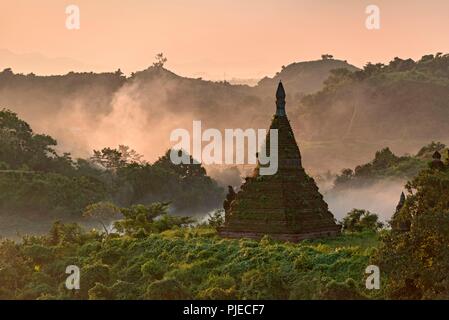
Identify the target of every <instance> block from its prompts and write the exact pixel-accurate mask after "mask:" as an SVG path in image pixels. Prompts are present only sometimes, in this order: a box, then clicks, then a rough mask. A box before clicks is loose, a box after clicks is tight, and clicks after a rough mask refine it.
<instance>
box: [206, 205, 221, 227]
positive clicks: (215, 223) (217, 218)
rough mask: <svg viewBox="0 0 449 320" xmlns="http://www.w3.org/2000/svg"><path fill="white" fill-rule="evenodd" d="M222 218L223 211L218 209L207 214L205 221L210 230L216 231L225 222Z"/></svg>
mask: <svg viewBox="0 0 449 320" xmlns="http://www.w3.org/2000/svg"><path fill="white" fill-rule="evenodd" d="M224 218H225V217H224V210H223V209H218V210H215V211H214V212H213V213H212V214H210V213H209V219H208V220H207V222H208V224H209V225H210V226H211V227H212V228H214V229H216V230H217V229H219V228H220V227H222V226H223V224H224V222H225V220H224Z"/></svg>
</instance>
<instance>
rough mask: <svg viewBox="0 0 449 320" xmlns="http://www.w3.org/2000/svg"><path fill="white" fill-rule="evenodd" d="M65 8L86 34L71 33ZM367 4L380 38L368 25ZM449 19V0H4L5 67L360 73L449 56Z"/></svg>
mask: <svg viewBox="0 0 449 320" xmlns="http://www.w3.org/2000/svg"><path fill="white" fill-rule="evenodd" d="M68 4H77V5H78V6H79V7H80V11H81V29H80V30H77V31H70V30H67V29H66V28H65V19H66V14H65V7H66V6H67V5H68ZM369 4H376V5H378V6H379V7H380V9H381V29H380V30H378V31H370V30H367V29H366V28H365V19H366V14H365V8H366V6H367V5H369ZM448 17H449V1H447V0H427V1H423V0H413V1H410V0H371V1H364V0H164V1H163V0H127V1H123V0H73V1H61V0H39V1H36V0H1V2H0V68H5V67H8V66H10V67H12V68H13V69H14V70H15V71H19V72H31V71H34V72H35V73H38V74H43V73H58V72H66V71H69V70H70V69H74V70H82V69H85V70H93V71H105V70H116V69H118V68H121V69H122V70H123V71H125V72H127V73H130V72H132V71H136V70H140V69H144V68H146V67H147V66H149V65H151V63H152V62H153V57H154V55H155V54H156V53H158V52H161V51H162V52H164V53H165V55H166V56H167V57H168V60H169V61H168V63H167V68H168V69H171V70H173V71H175V72H176V73H178V74H181V75H187V76H203V77H204V78H211V79H220V78H223V77H224V74H226V78H228V79H230V78H232V77H239V78H257V77H261V76H264V75H270V76H271V75H273V74H274V73H275V72H276V71H278V70H279V69H280V67H281V65H283V64H288V63H291V62H295V61H303V60H314V59H318V58H319V57H320V55H321V54H322V53H331V54H333V55H334V56H335V57H336V58H339V59H344V60H348V62H350V63H353V64H355V65H357V66H362V65H364V64H365V63H366V62H367V61H372V62H387V61H389V60H391V59H392V58H393V57H395V56H400V57H411V58H414V59H416V58H419V57H421V56H422V55H423V54H426V53H436V52H439V51H441V52H449V41H448V34H449V19H448ZM1 49H7V50H1ZM24 54H25V55H24ZM42 59H44V62H45V63H44V62H41V61H42ZM6 64H8V65H6Z"/></svg>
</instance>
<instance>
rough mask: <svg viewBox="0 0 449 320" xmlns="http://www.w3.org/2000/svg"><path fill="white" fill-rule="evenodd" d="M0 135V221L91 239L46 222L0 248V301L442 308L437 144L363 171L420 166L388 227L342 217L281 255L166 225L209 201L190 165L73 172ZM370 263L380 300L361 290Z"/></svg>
mask: <svg viewBox="0 0 449 320" xmlns="http://www.w3.org/2000/svg"><path fill="white" fill-rule="evenodd" d="M0 125H1V131H0V133H1V135H2V136H1V140H0V141H1V142H2V146H1V150H2V153H1V166H2V170H1V172H0V178H1V183H0V186H1V193H0V194H1V197H2V198H1V202H0V203H1V204H2V208H1V209H2V211H1V214H2V215H5V214H7V213H8V212H10V213H11V212H13V216H18V215H30V214H31V215H37V216H39V217H43V216H44V215H45V213H46V212H52V214H53V217H59V220H65V218H66V217H67V216H70V215H71V216H75V217H78V218H83V219H90V220H93V221H96V222H97V226H99V227H95V228H86V227H82V226H80V225H79V224H77V223H64V222H62V221H56V222H54V223H53V225H52V226H51V227H50V228H49V231H48V232H47V233H46V234H44V235H34V236H24V237H22V238H21V239H20V241H13V240H6V239H5V240H2V241H1V243H0V283H1V284H2V286H1V287H0V298H2V299H440V298H446V299H447V298H449V283H448V282H447V276H446V271H447V261H448V260H449V251H448V248H447V242H448V241H449V238H448V235H449V219H448V216H449V211H448V207H449V198H448V195H449V161H448V160H447V159H446V158H444V157H442V155H441V154H440V152H443V153H444V152H447V149H446V148H445V146H444V145H442V144H440V143H431V144H430V145H428V146H425V147H423V148H422V149H421V150H420V151H419V152H418V154H417V155H415V156H413V157H412V156H405V157H397V156H395V155H394V154H393V153H391V151H389V150H388V149H384V150H382V151H380V152H378V153H377V154H376V157H375V159H374V161H372V162H371V163H370V164H368V165H364V166H362V167H366V168H369V170H368V169H364V170H363V172H365V171H368V172H371V173H370V174H372V175H374V176H375V175H377V174H379V172H384V173H383V174H385V172H389V171H388V170H393V172H394V171H397V170H398V169H397V168H398V167H399V168H402V166H401V165H400V163H401V162H403V161H405V162H406V163H409V162H411V163H415V162H414V161H416V159H418V158H419V159H421V160H420V161H422V163H425V165H422V163H421V162H420V163H419V164H417V165H416V168H420V170H419V172H417V174H416V176H415V177H414V178H411V179H410V181H409V182H408V183H407V184H406V186H405V188H406V190H407V194H406V195H405V194H404V195H402V196H401V197H399V195H398V206H397V209H396V211H395V212H394V214H393V217H392V219H391V221H389V222H388V223H383V222H381V221H379V219H378V216H377V215H376V214H375V213H372V212H369V211H366V210H363V209H354V210H351V211H350V212H348V214H347V215H346V216H345V217H344V219H342V220H341V221H340V224H341V225H342V230H343V233H342V235H340V236H338V237H334V238H328V239H323V240H307V241H302V242H300V243H298V244H293V243H288V242H287V243H282V242H276V241H273V240H272V239H270V237H268V236H265V237H264V238H263V239H262V240H260V241H255V240H245V239H241V240H228V239H222V238H220V237H219V236H218V235H217V231H216V230H217V228H218V227H220V226H221V225H222V223H223V213H222V211H220V210H218V211H215V213H214V214H210V215H209V219H208V220H207V221H203V222H201V223H198V222H196V223H195V220H194V219H192V218H190V217H187V216H176V215H172V214H171V213H170V206H171V205H172V206H177V208H179V210H180V209H183V208H184V209H185V208H190V209H192V210H194V209H197V208H198V207H202V206H204V205H205V204H207V203H210V202H208V201H211V199H221V198H222V196H223V194H222V192H223V191H222V190H221V189H219V188H218V187H217V186H216V184H215V183H214V181H213V180H211V179H210V178H209V177H208V176H207V175H206V172H205V170H204V168H202V167H201V166H200V165H188V166H179V167H174V166H173V165H172V164H171V162H170V161H168V159H167V157H168V155H167V154H166V155H164V156H162V157H160V159H159V160H157V161H156V162H155V163H153V164H148V163H145V162H143V161H142V160H141V156H140V155H139V154H138V153H137V152H135V151H133V150H131V149H130V148H128V147H126V146H120V147H118V148H117V149H110V148H104V149H102V150H94V151H93V154H92V156H91V157H90V158H89V159H76V160H74V159H72V158H71V156H70V155H69V154H63V155H59V154H58V153H57V152H56V151H55V150H54V146H55V145H56V141H55V140H54V139H53V138H51V137H49V136H46V135H40V134H36V133H34V132H33V131H32V130H31V128H30V127H29V125H28V124H27V123H26V122H24V121H23V120H21V119H19V118H18V117H17V115H16V114H15V113H13V112H11V111H8V110H3V111H1V113H0ZM429 155H431V156H430V158H429ZM403 167H405V168H409V167H413V168H414V167H415V165H413V166H411V165H404V166H403ZM392 168H395V169H392ZM370 170H371V171H370ZM382 170H386V171H382ZM356 171H357V172H359V171H360V169H359V170H356ZM401 172H402V171H401ZM410 172H414V171H413V170H409V169H407V170H405V171H403V172H402V173H406V174H409V173H410ZM402 173H401V174H402ZM353 175H354V176H355V178H354V177H352V176H351V177H350V178H351V179H358V176H359V173H354V174H353ZM339 179H341V176H340V178H339ZM341 183H342V182H341ZM346 183H347V182H346ZM186 186H188V188H187V187H186ZM171 190H176V193H170V191H171ZM164 200H171V203H172V204H170V203H169V202H168V201H167V202H165V201H164ZM214 201H215V200H213V201H212V202H214ZM41 215H42V216H41ZM8 218H9V219H10V218H11V217H8ZM110 221H114V222H113V225H112V226H110V227H109V226H108V223H109V222H110ZM372 264H374V265H377V266H379V267H380V271H381V288H380V290H368V289H367V288H366V287H365V280H366V277H367V275H366V273H365V269H366V267H367V266H368V265H372ZM68 265H76V266H79V268H80V270H81V285H80V290H67V289H66V287H65V285H64V283H65V280H66V278H67V274H66V273H65V271H66V267H67V266H68Z"/></svg>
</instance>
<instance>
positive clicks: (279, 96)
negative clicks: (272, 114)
mask: <svg viewBox="0 0 449 320" xmlns="http://www.w3.org/2000/svg"><path fill="white" fill-rule="evenodd" d="M276 115H277V116H281V117H285V115H286V114H285V90H284V86H283V85H282V81H279V85H278V89H277V91H276Z"/></svg>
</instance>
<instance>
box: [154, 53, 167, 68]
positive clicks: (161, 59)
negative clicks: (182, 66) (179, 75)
mask: <svg viewBox="0 0 449 320" xmlns="http://www.w3.org/2000/svg"><path fill="white" fill-rule="evenodd" d="M155 59H156V61H155V62H154V63H153V66H154V67H156V68H163V67H164V65H165V63H166V62H167V58H166V57H165V56H164V54H163V53H162V52H161V53H158V54H157V55H156V56H155Z"/></svg>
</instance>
